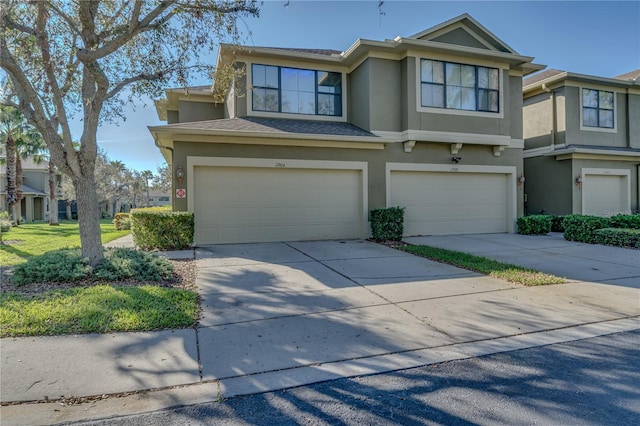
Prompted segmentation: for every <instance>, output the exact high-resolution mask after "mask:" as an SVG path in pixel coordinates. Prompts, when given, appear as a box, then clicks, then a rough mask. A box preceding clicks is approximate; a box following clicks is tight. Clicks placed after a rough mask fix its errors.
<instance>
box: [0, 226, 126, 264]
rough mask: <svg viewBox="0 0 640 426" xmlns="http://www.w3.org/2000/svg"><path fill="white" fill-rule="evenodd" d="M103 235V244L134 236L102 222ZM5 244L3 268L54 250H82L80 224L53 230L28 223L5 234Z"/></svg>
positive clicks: (1, 250)
mask: <svg viewBox="0 0 640 426" xmlns="http://www.w3.org/2000/svg"><path fill="white" fill-rule="evenodd" d="M100 231H101V234H102V236H101V238H102V243H103V244H104V243H108V242H109V241H113V240H115V239H117V238H120V237H123V236H125V235H127V234H129V233H130V232H131V231H128V230H124V231H118V230H116V229H115V227H114V225H113V223H112V221H111V219H102V220H101V221H100ZM2 240H3V242H4V243H3V244H2V245H0V265H2V266H3V267H6V266H15V265H18V264H20V263H23V262H25V261H26V260H27V259H28V258H29V257H31V256H37V255H39V254H43V253H46V252H48V251H51V250H57V249H61V248H75V247H80V230H79V228H78V222H77V221H71V220H63V221H60V226H51V225H49V223H48V222H43V223H27V224H23V225H20V226H17V227H12V228H11V230H10V231H9V232H3V233H2Z"/></svg>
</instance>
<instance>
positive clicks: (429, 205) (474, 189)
mask: <svg viewBox="0 0 640 426" xmlns="http://www.w3.org/2000/svg"><path fill="white" fill-rule="evenodd" d="M507 176H509V175H507V174H502V173H495V174H494V173H451V172H423V171H392V172H391V188H390V203H389V205H390V206H401V207H405V225H404V233H405V235H446V234H481V233H494V232H508V231H509V229H508V225H509V222H508V218H509V212H510V209H511V208H512V206H511V205H510V204H511V201H510V199H511V197H509V193H508V187H509V185H508V178H507Z"/></svg>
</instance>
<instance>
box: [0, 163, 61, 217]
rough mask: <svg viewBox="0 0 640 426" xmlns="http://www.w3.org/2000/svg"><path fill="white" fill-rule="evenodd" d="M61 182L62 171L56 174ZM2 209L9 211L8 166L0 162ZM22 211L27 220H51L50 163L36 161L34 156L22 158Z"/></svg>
mask: <svg viewBox="0 0 640 426" xmlns="http://www.w3.org/2000/svg"><path fill="white" fill-rule="evenodd" d="M56 176H57V177H56V179H57V181H58V182H60V179H61V175H60V173H57V174H56ZM0 185H1V186H0V211H8V209H9V206H8V205H7V166H6V161H2V162H0ZM20 212H21V215H22V217H23V218H24V220H25V221H27V222H33V221H37V220H49V212H50V208H49V163H48V162H47V161H41V162H36V161H34V159H33V158H32V157H28V158H26V159H23V160H22V201H21V202H20Z"/></svg>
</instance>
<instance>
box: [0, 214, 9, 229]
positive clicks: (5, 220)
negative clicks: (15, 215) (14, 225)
mask: <svg viewBox="0 0 640 426" xmlns="http://www.w3.org/2000/svg"><path fill="white" fill-rule="evenodd" d="M10 229H11V219H9V213H8V212H0V232H9V230H10Z"/></svg>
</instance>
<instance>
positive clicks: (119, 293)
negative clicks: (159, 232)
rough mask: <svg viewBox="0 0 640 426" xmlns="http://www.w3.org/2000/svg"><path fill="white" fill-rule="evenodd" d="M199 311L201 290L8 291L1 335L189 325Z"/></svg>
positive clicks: (0, 312)
mask: <svg viewBox="0 0 640 426" xmlns="http://www.w3.org/2000/svg"><path fill="white" fill-rule="evenodd" d="M198 312H199V307H198V296H197V294H196V293H195V292H193V291H189V290H180V289H175V288H166V287H159V286H151V285H148V286H139V287H131V286H110V285H95V286H90V287H77V288H70V289H64V290H53V291H49V292H46V293H42V294H39V295H36V296H35V297H31V296H25V295H19V294H16V293H4V294H0V324H1V325H2V327H0V337H9V336H12V337H15V336H38V335H61V334H85V333H109V332H116V331H151V330H159V329H167V328H185V327H190V326H192V325H194V324H195V322H196V320H197V318H198Z"/></svg>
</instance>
